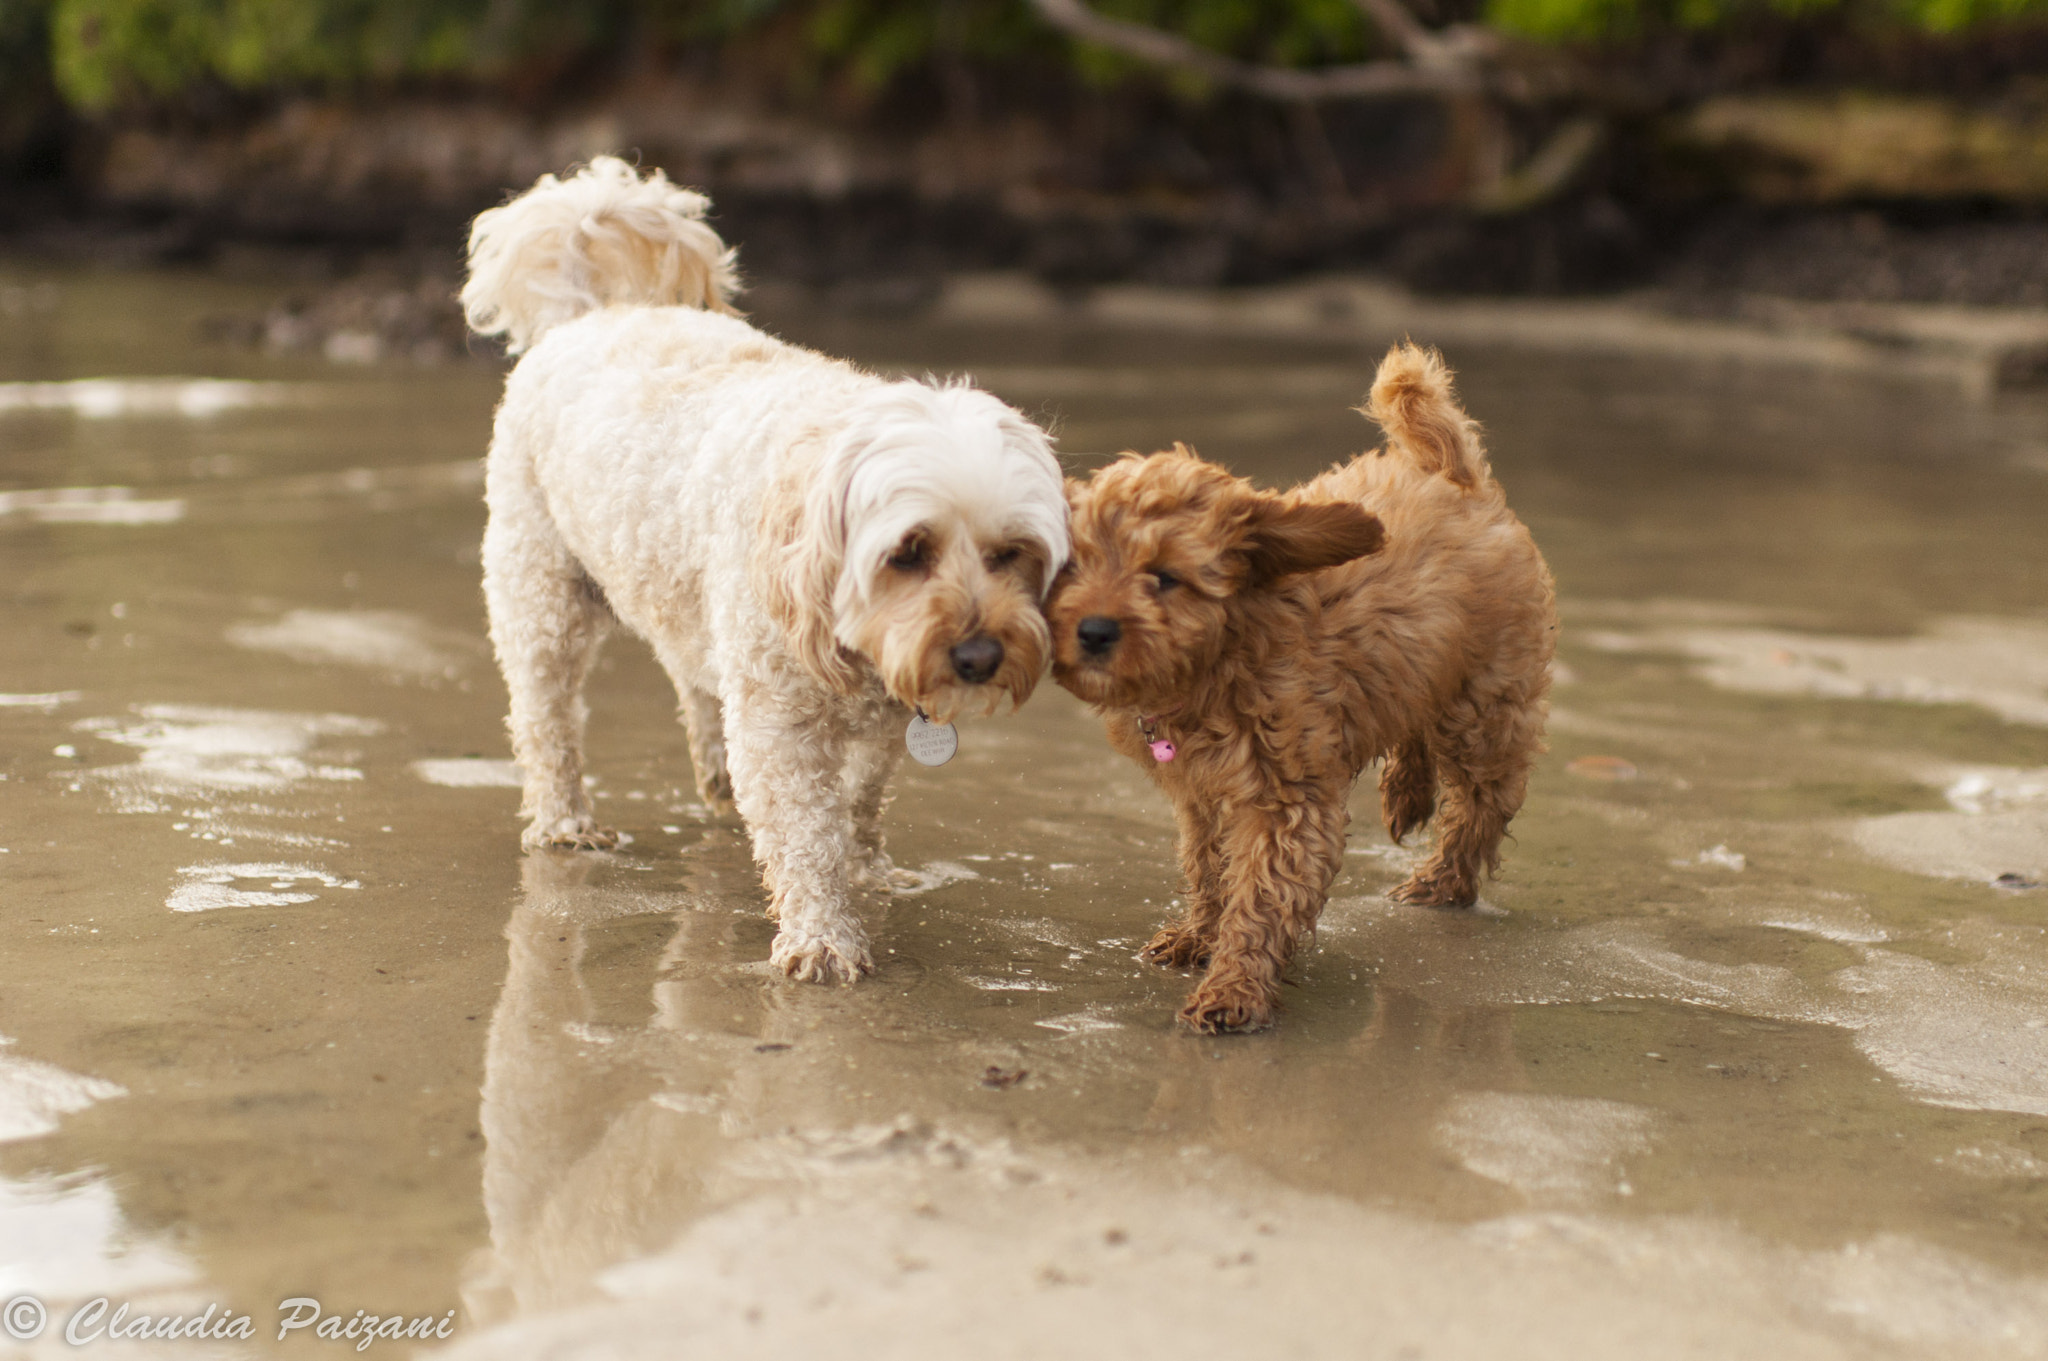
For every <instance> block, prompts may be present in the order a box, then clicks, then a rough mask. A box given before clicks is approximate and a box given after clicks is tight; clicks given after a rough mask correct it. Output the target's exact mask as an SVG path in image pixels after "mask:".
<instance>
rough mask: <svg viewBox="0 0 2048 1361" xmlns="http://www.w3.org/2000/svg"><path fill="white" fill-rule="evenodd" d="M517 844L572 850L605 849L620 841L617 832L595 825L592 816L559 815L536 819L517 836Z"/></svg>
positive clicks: (531, 847) (532, 847)
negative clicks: (540, 819) (522, 834)
mask: <svg viewBox="0 0 2048 1361" xmlns="http://www.w3.org/2000/svg"><path fill="white" fill-rule="evenodd" d="M519 844H520V845H522V846H525V847H527V848H528V849H529V850H531V849H534V848H537V847H542V846H553V847H556V848H559V849H563V850H574V851H608V850H610V849H611V848H612V847H614V846H616V845H618V844H619V834H618V833H617V832H615V831H613V830H612V829H611V828H609V827H600V826H598V825H597V819H596V818H591V817H560V818H555V819H553V820H552V821H549V822H535V823H534V824H533V825H532V826H530V827H528V828H527V829H526V834H525V835H524V836H522V837H520V838H519Z"/></svg>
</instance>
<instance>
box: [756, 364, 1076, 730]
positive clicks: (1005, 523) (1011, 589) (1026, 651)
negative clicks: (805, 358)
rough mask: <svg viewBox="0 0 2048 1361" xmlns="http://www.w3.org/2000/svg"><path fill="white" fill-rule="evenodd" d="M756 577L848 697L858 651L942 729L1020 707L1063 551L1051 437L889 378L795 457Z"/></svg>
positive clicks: (809, 661) (1036, 666) (1004, 411)
mask: <svg viewBox="0 0 2048 1361" xmlns="http://www.w3.org/2000/svg"><path fill="white" fill-rule="evenodd" d="M759 542H760V543H762V544H763V545H764V547H765V548H766V550H767V551H766V553H765V554H764V556H763V558H762V559H760V560H759V563H758V567H759V571H760V576H759V578H758V579H759V584H760V587H761V592H762V595H763V597H764V599H765V600H766V601H767V602H768V605H769V608H770V610H771V612H772V613H773V614H774V616H775V618H776V620H777V621H778V622H779V623H780V624H781V625H782V626H783V628H784V629H785V630H786V632H787V634H788V637H789V640H790V645H791V647H792V649H793V651H794V652H795V653H796V655H797V656H798V658H800V659H801V660H802V661H803V663H804V665H805V666H806V667H808V668H809V669H810V670H811V671H812V672H814V673H815V674H816V675H817V676H818V677H819V678H820V679H821V680H823V681H825V682H826V683H827V684H829V685H831V686H833V687H834V688H835V689H838V690H841V691H847V692H850V691H852V690H853V689H854V688H855V687H856V686H857V685H858V684H859V674H858V668H857V659H864V660H865V661H866V662H868V663H869V664H870V665H872V666H873V667H874V669H875V672H876V673H877V674H878V675H879V676H880V677H881V680H882V684H883V685H884V686H885V687H886V688H887V690H888V692H889V694H890V695H891V696H892V697H894V698H895V699H897V700H899V701H900V702H902V703H904V704H908V705H912V706H916V707H919V708H922V709H923V710H924V712H925V714H926V715H927V716H929V717H930V718H931V719H932V721H933V722H935V723H943V722H946V721H948V720H950V719H951V718H952V717H953V716H954V715H955V714H956V713H958V712H960V711H961V710H962V709H964V708H967V707H968V706H970V705H972V704H974V703H975V702H976V701H980V702H981V705H982V711H983V712H984V713H992V712H994V710H995V708H996V705H997V702H998V701H999V700H1000V699H1001V698H1002V697H1003V696H1005V695H1007V696H1008V697H1009V698H1010V700H1011V703H1012V705H1013V706H1014V705H1017V704H1022V703H1023V702H1024V700H1025V698H1026V697H1027V696H1029V695H1030V693H1031V690H1032V687H1034V686H1036V685H1037V684H1038V679H1039V677H1040V676H1041V675H1043V674H1044V672H1045V668H1046V663H1047V661H1048V660H1049V659H1050V655H1051V636H1050V634H1049V633H1048V632H1047V629H1046V624H1045V617H1044V615H1042V614H1041V613H1040V612H1039V605H1040V603H1041V602H1042V601H1043V600H1044V599H1045V593H1046V590H1047V589H1048V588H1049V587H1050V586H1051V584H1052V578H1053V574H1054V573H1056V572H1058V571H1059V569H1060V567H1061V566H1062V565H1063V564H1064V563H1065V562H1066V560H1067V544H1068V540H1067V503H1066V498H1065V495H1064V492H1063V490H1062V487H1061V480H1060V469H1059V464H1058V463H1057V462H1056V461H1054V459H1053V456H1052V448H1051V444H1050V442H1049V441H1048V440H1047V438H1046V436H1045V434H1044V432H1043V431H1041V430H1039V429H1038V427H1037V426H1035V425H1033V424H1032V423H1031V422H1030V421H1027V420H1025V419H1024V418H1023V417H1022V416H1020V415H1018V414H1017V413H1016V412H1015V411H1012V410H1011V409H1010V408H1009V407H1007V406H1005V405H1003V403H1001V402H999V401H997V400H996V399H995V398H994V397H991V396H989V395H988V394H987V393H985V392H979V391H976V390H975V389H973V388H970V387H961V386H948V387H934V386H931V385H929V384H925V383H910V382H904V383H891V384H888V385H887V386H885V387H880V388H876V389H874V390H872V391H870V392H869V393H868V394H867V395H866V396H865V397H863V398H862V399H861V400H860V402H859V403H858V404H857V405H856V406H855V407H854V408H853V409H852V410H851V411H849V412H848V413H847V414H846V417H845V419H844V420H843V421H841V422H840V423H838V425H837V426H836V427H835V428H833V429H830V430H822V431H820V432H818V435H817V439H816V442H815V444H814V445H813V446H812V447H810V448H808V449H806V450H799V451H793V454H792V457H791V459H790V461H789V463H788V464H787V465H785V467H784V469H783V472H782V475H781V476H780V477H779V478H778V479H777V481H776V483H775V485H774V487H773V489H772V490H771V492H770V494H769V496H768V498H767V501H766V503H765V504H764V506H763V512H762V523H761V535H760V539H759Z"/></svg>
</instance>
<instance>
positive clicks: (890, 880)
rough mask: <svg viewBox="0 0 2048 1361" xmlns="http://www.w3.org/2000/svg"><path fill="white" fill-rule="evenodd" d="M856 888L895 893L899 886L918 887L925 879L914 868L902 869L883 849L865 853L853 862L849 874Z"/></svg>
mask: <svg viewBox="0 0 2048 1361" xmlns="http://www.w3.org/2000/svg"><path fill="white" fill-rule="evenodd" d="M848 878H850V879H851V880H852V881H853V886H854V887H855V888H864V889H872V890H874V891H876V892H878V893H893V892H895V891H896V890H897V889H899V888H916V887H917V886H918V885H919V884H921V883H923V882H924V879H923V877H922V876H921V875H919V874H918V873H917V872H916V871H914V870H900V869H897V868H896V865H895V863H894V862H893V861H891V860H890V859H889V857H888V856H887V855H886V854H884V853H883V852H881V851H875V852H873V853H872V854H868V855H864V856H862V857H861V858H860V859H858V860H856V861H855V862H854V864H853V869H852V872H851V873H850V874H849V875H848Z"/></svg>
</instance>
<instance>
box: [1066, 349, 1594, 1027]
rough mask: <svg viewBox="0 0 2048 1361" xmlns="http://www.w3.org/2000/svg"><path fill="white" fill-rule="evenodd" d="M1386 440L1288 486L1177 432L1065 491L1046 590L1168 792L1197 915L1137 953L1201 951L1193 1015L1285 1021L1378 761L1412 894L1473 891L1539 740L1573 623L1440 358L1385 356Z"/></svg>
mask: <svg viewBox="0 0 2048 1361" xmlns="http://www.w3.org/2000/svg"><path fill="white" fill-rule="evenodd" d="M1364 411H1365V414H1367V415H1369V416H1371V417H1372V418H1373V419H1374V420H1376V421H1378V422H1379V424H1380V425H1381V426H1382V427H1383V428H1384V429H1385V431H1386V433H1387V436H1388V440H1389V443H1388V446H1387V447H1386V448H1384V449H1380V450H1377V451H1375V452H1373V453H1369V454H1361V455H1360V456H1359V457H1357V458H1355V459H1353V460H1352V461H1351V462H1350V463H1348V464H1345V465H1343V466H1340V467H1337V468H1333V469H1331V470H1330V471H1329V472H1327V473H1325V474H1323V475H1322V476H1321V477H1319V478H1316V479H1315V480H1314V481H1312V482H1309V483H1306V484H1304V485H1302V486H1300V487H1297V488H1295V489H1294V490H1293V491H1290V492H1287V493H1284V494H1280V495H1274V494H1270V493H1266V492H1260V491H1256V490H1254V489H1253V488H1252V487H1251V485H1250V484H1249V483H1247V482H1245V481H1244V480H1243V479H1241V478H1236V477H1232V476H1231V475H1230V474H1229V473H1227V472H1225V471H1224V470H1223V469H1221V468H1219V467H1217V466H1216V465H1215V464H1213V463H1207V462H1204V461H1203V460H1202V459H1200V458H1198V457H1196V455H1195V454H1194V453H1193V452H1192V451H1191V450H1189V449H1188V448H1186V447H1185V446H1183V445H1176V446H1175V447H1174V449H1173V451H1172V452H1171V453H1163V454H1154V455H1152V456H1151V457H1149V458H1140V457H1138V456H1136V455H1128V456H1126V457H1125V458H1123V459H1122V460H1120V461H1118V462H1116V463H1113V464H1110V465H1109V466H1108V467H1105V468H1102V469H1099V470H1098V471H1097V472H1096V473H1095V475H1094V476H1093V477H1092V478H1091V479H1089V480H1088V481H1087V482H1069V483H1068V499H1069V500H1070V501H1071V502H1072V504H1073V509H1074V525H1073V533H1074V557H1073V561H1072V562H1071V563H1070V564H1069V566H1068V567H1067V569H1066V570H1065V571H1064V572H1062V573H1061V575H1060V577H1059V580H1058V582H1057V584H1056V585H1055V586H1054V588H1053V593H1052V596H1051V598H1050V600H1049V601H1048V602H1047V606H1046V613H1047V617H1048V618H1049V619H1050V621H1051V623H1052V631H1053V647H1054V663H1053V675H1054V676H1055V678H1057V679H1058V681H1059V683H1060V684H1061V685H1064V686H1065V687H1066V688H1067V689H1069V690H1071V691H1073V692H1074V693H1075V694H1076V695H1079V696H1080V697H1081V698H1082V699H1084V700H1087V701H1088V702H1089V703H1090V704H1092V705H1094V706H1095V708H1096V710H1097V711H1098V712H1100V713H1101V714H1102V715H1103V716H1104V717H1105V718H1106V719H1107V721H1108V724H1109V737H1110V741H1111V742H1112V743H1113V744H1114V745H1115V746H1116V747H1117V749H1118V750H1120V751H1122V752H1124V753H1125V754H1126V755H1128V756H1130V757H1132V758H1133V759H1134V760H1136V761H1138V762H1139V763H1140V764H1141V765H1144V766H1145V767H1146V768H1148V769H1149V770H1150V771H1151V773H1152V777H1153V778H1154V779H1155V780H1157V781H1158V783H1159V786H1160V788H1162V789H1164V790H1165V791H1166V793H1167V796H1168V797H1169V798H1171V799H1172V800H1173V807H1174V815H1175V818H1176V820H1177V822H1178V823H1179V827H1180V861H1181V868H1182V870H1183V871H1184V872H1185V874H1186V876H1187V910H1186V914H1185V916H1184V917H1183V918H1182V919H1181V920H1180V921H1178V922H1176V923H1174V924H1173V925H1170V926H1168V927H1167V928H1166V929H1165V930H1163V931H1161V932H1160V933H1159V934H1158V935H1157V936H1155V937H1154V938H1153V940H1152V943H1151V944H1150V945H1148V946H1147V947H1146V954H1147V955H1148V956H1149V957H1150V958H1151V959H1152V960H1154V961H1155V962H1157V963H1160V964H1164V965H1170V966H1174V967H1185V966H1187V965H1190V964H1206V965H1207V966H1208V974H1207V976H1206V977H1204V978H1203V980H1202V983H1201V986H1200V987H1198V988H1197V989H1196V990H1195V993H1194V996H1193V997H1192V998H1191V999H1190V1000H1189V1002H1188V1004H1187V1006H1186V1008H1185V1009H1183V1010H1182V1012H1181V1019H1183V1020H1185V1021H1186V1022H1187V1023H1188V1024H1189V1025H1191V1026H1193V1027H1194V1028H1195V1029H1196V1030H1199V1031H1202V1032H1205V1033H1213V1032H1217V1031H1226V1030H1255V1029H1257V1028H1259V1027H1261V1026H1264V1025H1266V1024H1267V1023H1269V1022H1270V1021H1271V1020H1272V1016H1273V1008H1274V1004H1275V1001H1276V997H1277V993H1278V989H1279V984H1280V977H1281V974H1282V971H1283V970H1284V969H1285V968H1286V966H1287V962H1288V959H1289V958H1290V956H1291V955H1292V954H1293V952H1294V949H1295V945H1296V943H1297V942H1298V941H1300V940H1301V938H1302V937H1303V936H1304V935H1306V934H1307V933H1308V932H1309V931H1310V930H1311V929H1312V928H1313V927H1314V926H1315V924H1316V918H1317V917H1318V916H1319V915H1321V913H1322V910H1323V902H1324V900H1325V898H1326V897H1327V896H1328V893H1329V887H1330V882H1331V880H1332V879H1334V878H1335V877H1336V874H1337V869H1338V867H1339V865H1340V864H1341V863H1342V860H1343V855H1344V828H1345V823H1346V822H1347V821H1348V817H1349V815H1348V813H1347V810H1346V807H1345V804H1346V800H1347V797H1348V795H1349V792H1350V789H1351V786H1352V784H1353V782H1354V781H1355V780H1356V779H1357V778H1358V775H1359V772H1360V771H1362V770H1364V769H1365V767H1366V766H1368V765H1369V764H1371V763H1372V762H1373V761H1375V760H1377V759H1379V758H1382V757H1384V758H1385V759H1386V766H1385V768H1384V770H1383V771H1382V772H1381V775H1380V809H1381V815H1382V817H1384V818H1385V820H1386V824H1387V831H1388V832H1389V833H1390V834H1391V835H1392V836H1393V838H1394V839H1395V840H1396V841H1399V840H1400V839H1401V838H1402V837H1403V836H1405V835H1406V834H1407V833H1409V832H1411V831H1413V830H1414V829H1416V828H1417V827H1420V826H1421V825H1422V824H1423V823H1425V822H1427V821H1429V819H1430V816H1431V814H1432V813H1434V812H1435V811H1436V809H1437V790H1438V785H1439V784H1441V785H1442V788H1443V810H1442V817H1441V818H1440V819H1439V831H1440V836H1439V841H1438V845H1437V848H1436V853H1435V854H1434V855H1432V856H1431V857H1430V858H1429V860H1428V861H1427V862H1426V863H1425V864H1423V865H1422V866H1421V867H1420V868H1419V869H1417V870H1416V871H1415V873H1414V874H1413V875H1411V876H1410V877H1409V878H1408V880H1407V882H1405V883H1403V884H1401V885H1400V886H1399V887H1398V888H1396V889H1394V890H1393V893H1392V896H1393V897H1394V898H1395V899H1396V900H1397V901H1400V902H1405V903H1426V904H1432V905H1441V906H1469V905H1470V904H1471V903H1473V902H1474V901H1475V900H1476V899H1477V897H1478V893H1479V877H1480V874H1481V872H1482V871H1490V870H1493V869H1495V868H1497V867H1498V865H1499V861H1500V842H1501V837H1502V836H1503V835H1504V834H1505V832H1506V830H1507V825H1508V820H1509V819H1510V818H1512V817H1514V815H1515V813H1516V811H1517V810H1518V809H1519V808H1520V807H1521V806H1522V798H1523V795H1524V793H1525V792H1526V790H1527V787H1528V777H1529V766H1530V764H1531V762H1532V761H1534V759H1535V757H1536V755H1537V753H1539V752H1540V751H1542V750H1543V721H1544V715H1545V712H1546V709H1547V703H1546V697H1547V695H1548V693H1549V690H1550V669H1549V668H1550V657H1551V652H1552V649H1553V646H1554V644H1555V642H1556V636H1557V615H1556V606H1555V600H1554V594H1553V590H1552V587H1551V581H1550V572H1549V569H1548V568H1546V567H1545V566H1544V563H1543V557H1542V555H1541V554H1540V553H1538V552H1537V551H1536V545H1535V543H1534V542H1533V541H1532V540H1531V539H1530V537H1529V531H1528V530H1527V529H1525V528H1523V526H1522V523H1521V521H1519V520H1517V519H1516V518H1515V516H1514V513H1513V512H1511V511H1510V510H1509V509H1508V507H1507V500H1506V498H1505V497H1504V496H1503V494H1502V492H1501V489H1500V487H1499V485H1498V484H1497V483H1495V482H1494V480H1493V477H1492V473H1491V470H1490V469H1489V468H1488V466H1487V462H1486V455H1485V451H1484V450H1483V448H1482V447H1481V445H1480V442H1479V431H1478V428H1477V427H1476V426H1475V425H1474V424H1473V423H1472V421H1471V420H1470V419H1469V418H1468V417H1467V416H1466V415H1465V413H1464V412H1463V411H1462V410H1461V409H1460V408H1459V407H1458V405H1457V402H1456V400H1455V398H1454V397H1453V395H1452V390H1451V374H1450V371H1449V370H1448V369H1446V368H1445V367H1444V365H1443V361H1442V360H1441V359H1440V358H1439V357H1438V356H1437V355H1436V354H1434V353H1433V352H1429V351H1425V350H1420V349H1417V348H1415V347H1413V346H1406V345H1404V346H1400V347H1397V348H1396V349H1394V350H1393V351H1392V352H1390V353H1389V354H1388V355H1387V357H1386V359H1385V360H1384V361H1383V362H1382V363H1381V364H1380V370H1379V375H1378V377H1377V378H1376V379H1375V380H1374V382H1373V389H1372V398H1371V403H1370V405H1369V406H1367V407H1365V408H1364Z"/></svg>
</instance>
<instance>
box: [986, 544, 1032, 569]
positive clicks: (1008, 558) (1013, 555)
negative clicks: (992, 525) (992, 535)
mask: <svg viewBox="0 0 2048 1361" xmlns="http://www.w3.org/2000/svg"><path fill="white" fill-rule="evenodd" d="M1023 556H1024V550H1023V549H1021V548H1019V547H1017V545H1015V544H1010V545H1009V546H1008V547H1005V548H998V549H997V550H996V551H995V552H993V553H991V554H989V555H988V565H989V566H990V567H991V568H993V569H996V570H1001V569H1002V568H1005V567H1010V566H1014V565H1015V564H1016V561H1017V559H1019V558H1021V557H1023Z"/></svg>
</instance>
